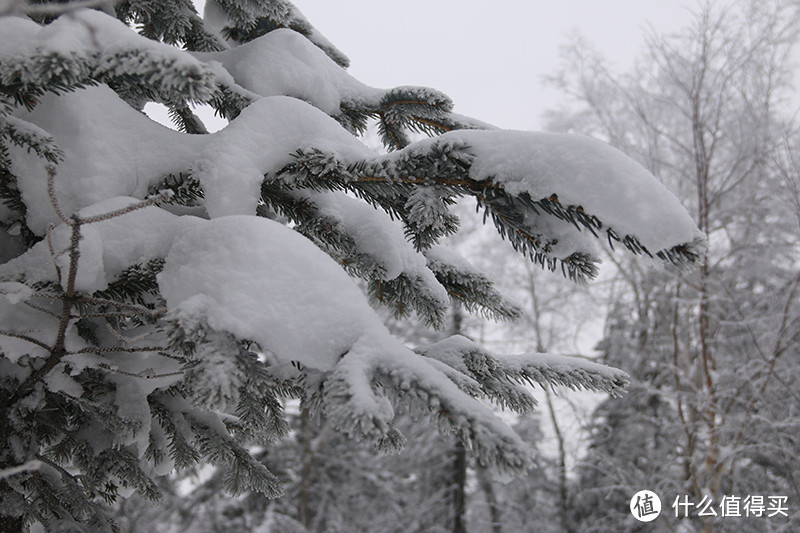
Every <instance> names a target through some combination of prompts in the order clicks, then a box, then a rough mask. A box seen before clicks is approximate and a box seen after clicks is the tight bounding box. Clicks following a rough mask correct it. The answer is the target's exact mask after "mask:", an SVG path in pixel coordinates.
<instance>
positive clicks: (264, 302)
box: [158, 216, 390, 370]
mask: <svg viewBox="0 0 800 533" xmlns="http://www.w3.org/2000/svg"><path fill="white" fill-rule="evenodd" d="M158 283H159V287H160V289H161V293H162V295H163V296H164V297H165V299H166V301H167V306H168V308H169V309H170V310H172V311H173V312H174V313H176V315H177V316H178V317H179V319H181V320H184V321H187V322H189V323H191V322H193V321H204V322H206V323H207V324H208V325H209V326H210V327H211V328H213V329H215V330H219V331H227V332H229V333H232V334H233V335H235V336H237V337H238V338H243V339H250V340H253V341H255V342H257V343H258V344H259V345H260V346H261V349H263V350H265V351H268V352H271V353H273V354H274V355H275V356H277V357H278V358H279V359H281V360H283V361H293V360H296V361H299V362H301V363H302V364H304V365H306V366H308V367H311V368H316V369H320V370H329V369H331V368H333V366H334V365H335V364H336V362H337V361H338V360H339V358H340V357H341V356H342V355H344V354H345V353H347V352H348V351H349V350H350V349H351V348H352V346H353V345H354V344H355V342H356V341H357V340H358V339H359V338H360V337H361V336H362V335H364V334H365V333H367V332H378V333H379V334H380V335H385V337H386V338H387V339H388V338H390V337H389V334H388V332H387V331H386V329H385V327H384V325H383V323H382V322H381V321H380V319H379V318H378V317H377V316H376V315H375V313H374V312H373V311H372V309H371V308H370V306H369V304H368V303H367V301H366V300H365V298H364V296H363V294H362V293H361V291H360V290H359V289H358V287H357V286H356V285H355V284H354V283H353V281H352V280H351V279H350V277H349V276H348V275H347V274H346V273H345V272H344V271H343V270H342V269H341V267H340V266H339V265H338V264H336V263H335V262H334V261H333V260H332V259H331V258H330V257H329V256H327V255H326V254H325V253H324V252H322V251H321V250H320V249H319V248H317V247H316V246H315V245H314V244H313V243H311V242H310V241H309V240H307V239H306V238H305V237H303V236H301V235H299V234H298V233H297V232H295V231H293V230H291V229H289V228H286V227H285V226H283V225H281V224H278V223H277V222H273V221H271V220H267V219H261V218H255V217H246V216H232V217H223V218H218V219H214V220H211V221H208V222H205V223H203V224H202V225H200V226H198V227H197V228H195V229H193V230H190V231H189V232H187V233H186V234H184V235H181V236H180V237H179V238H178V239H177V240H176V242H175V244H174V245H173V247H172V249H171V250H170V252H169V254H168V255H167V258H166V264H165V266H164V271H163V272H162V273H161V274H160V275H159V277H158Z"/></svg>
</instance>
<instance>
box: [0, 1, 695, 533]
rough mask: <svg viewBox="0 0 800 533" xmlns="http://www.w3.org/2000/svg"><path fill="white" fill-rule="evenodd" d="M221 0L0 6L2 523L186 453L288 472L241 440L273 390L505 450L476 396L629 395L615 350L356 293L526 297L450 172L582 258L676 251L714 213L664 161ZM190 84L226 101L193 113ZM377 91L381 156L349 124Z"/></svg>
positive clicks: (445, 300) (374, 432) (146, 484)
mask: <svg viewBox="0 0 800 533" xmlns="http://www.w3.org/2000/svg"><path fill="white" fill-rule="evenodd" d="M209 4H210V10H211V11H212V12H215V17H216V19H215V21H214V24H212V25H211V26H210V27H208V28H207V27H206V26H205V22H204V19H203V18H201V17H200V16H199V15H198V14H197V13H196V12H194V9H193V8H192V7H191V5H190V4H188V3H187V2H185V1H183V0H167V1H163V2H155V3H154V2H152V0H128V1H123V2H119V3H118V4H116V6H115V10H116V11H115V12H116V14H117V17H118V18H119V19H120V20H121V21H122V22H120V20H117V19H115V18H114V17H112V16H109V15H108V14H106V13H104V12H101V11H94V10H89V9H66V8H65V11H64V13H63V15H61V16H59V17H56V18H55V19H54V20H49V18H48V20H44V21H43V20H41V19H38V21H34V20H31V19H26V18H24V17H21V16H13V17H12V16H7V17H0V103H1V104H2V107H0V199H2V201H3V202H2V204H0V243H2V244H3V249H2V255H0V258H1V261H0V283H2V284H1V285H0V322H2V327H0V389H2V396H1V397H2V400H0V406H1V408H2V411H3V412H2V417H0V424H2V426H1V427H0V430H2V431H0V471H2V472H11V473H13V475H9V476H7V477H5V478H4V479H2V480H0V498H2V504H1V505H0V514H2V519H3V520H4V523H8V524H12V525H15V527H16V526H19V528H22V526H23V522H34V521H35V522H40V523H41V524H43V525H44V526H45V527H48V526H53V527H55V525H56V524H57V523H81V524H88V525H91V526H96V527H101V528H103V527H108V521H107V520H106V519H105V518H104V517H103V515H102V512H101V509H100V507H99V506H98V505H96V502H97V501H98V498H99V499H104V500H106V501H112V500H114V499H115V498H116V497H117V495H119V494H124V493H126V492H129V491H132V490H136V491H139V492H141V493H143V494H144V495H146V496H148V497H151V498H158V496H159V490H158V487H157V486H156V484H155V483H154V479H155V478H156V477H157V476H159V475H163V474H165V473H167V472H169V471H171V470H173V469H175V468H179V469H180V468H186V467H189V466H191V465H193V464H196V463H198V462H202V463H206V462H207V463H212V464H215V465H218V466H219V467H221V468H223V469H226V472H227V474H226V476H227V477H226V485H227V487H228V489H229V490H231V491H233V492H240V491H243V490H255V491H261V492H263V493H265V494H267V495H269V496H273V497H274V496H277V495H278V494H280V491H281V487H280V484H279V482H278V479H277V477H276V476H274V475H273V474H272V473H271V472H269V471H268V470H267V468H266V467H265V466H264V465H263V464H261V463H259V462H258V461H256V460H255V459H253V457H252V456H251V455H250V454H249V453H248V451H247V447H248V446H249V445H251V444H253V443H260V444H262V445H268V443H270V442H272V441H274V440H275V439H278V438H280V437H281V436H283V435H285V434H286V432H287V425H286V422H285V419H284V418H283V412H282V400H283V399H284V398H286V397H296V398H300V399H301V401H302V405H303V407H304V408H305V409H308V410H310V411H312V412H313V414H315V415H317V416H320V417H325V418H327V419H328V420H330V421H332V422H333V425H334V426H336V427H338V428H339V429H340V430H341V431H343V432H345V433H347V434H350V435H352V436H354V437H356V438H360V439H363V440H366V441H369V442H371V443H372V444H374V445H375V446H377V447H378V448H379V449H383V450H396V449H398V448H399V447H401V446H402V443H403V437H402V435H400V434H399V432H398V431H397V429H396V428H395V427H394V424H393V420H394V418H395V413H396V410H397V409H408V410H411V411H413V412H414V413H427V414H429V415H430V416H431V417H433V418H434V419H435V420H436V422H437V425H438V427H439V428H440V429H441V430H442V431H443V432H444V433H447V434H454V435H456V436H457V437H458V438H459V439H461V440H462V441H463V442H464V443H465V445H466V446H467V447H469V448H470V449H471V450H473V451H474V452H475V454H476V455H477V457H478V458H479V460H480V461H481V462H482V463H484V464H489V465H493V466H494V467H496V468H498V469H500V470H501V471H504V472H507V473H515V472H521V471H523V470H524V469H525V468H526V467H527V466H528V464H529V462H530V461H529V456H528V451H527V448H526V445H525V444H524V442H523V441H522V440H521V439H520V438H519V437H518V436H517V435H515V434H514V432H513V431H511V430H510V429H509V428H508V427H507V426H506V425H505V424H504V423H503V422H501V421H500V420H499V419H498V418H497V417H496V416H495V415H494V413H493V412H492V411H491V409H489V408H488V407H487V406H485V405H483V404H481V403H480V402H479V401H478V399H477V398H488V399H490V400H493V401H495V402H496V403H498V404H500V405H502V406H505V407H510V408H513V409H517V410H519V411H522V412H526V411H529V410H530V409H532V408H533V407H534V405H535V402H534V401H533V398H532V397H531V396H530V393H529V392H528V391H527V390H526V389H525V388H524V387H523V386H522V384H525V383H534V382H535V383H538V384H540V385H543V386H545V385H547V384H562V385H566V386H569V387H573V388H588V389H591V390H599V391H604V392H608V393H610V394H612V395H613V394H618V393H619V391H620V389H621V388H622V387H623V386H624V383H625V377H624V374H622V373H621V372H618V371H614V370H611V369H607V368H605V367H602V366H600V365H592V364H587V363H584V362H577V363H575V362H571V361H570V360H568V359H566V358H560V357H558V358H555V357H553V356H544V355H538V354H532V355H526V356H515V357H499V356H495V355H493V354H490V353H488V352H486V351H485V350H483V349H481V348H479V347H477V346H475V345H474V344H472V343H471V342H470V341H467V340H466V339H464V338H460V337H456V338H452V339H450V340H448V341H444V342H443V343H439V344H437V345H433V346H420V347H418V348H417V351H413V350H411V349H410V348H408V347H406V346H404V345H403V344H402V343H401V342H400V341H399V340H397V339H396V338H394V337H393V336H392V335H391V334H390V333H389V331H388V329H387V328H386V326H385V325H384V324H383V322H382V321H381V319H380V318H378V316H377V315H376V314H375V311H374V310H373V308H372V307H371V306H370V302H369V297H371V298H372V300H373V303H378V304H383V305H387V306H389V307H390V308H392V310H394V311H395V314H398V315H405V314H406V313H407V312H408V311H409V310H413V311H414V312H415V313H416V314H417V315H418V316H419V317H421V318H422V319H423V321H425V322H427V323H429V324H432V325H434V326H442V325H443V322H444V317H445V315H446V313H447V310H448V308H449V306H450V303H451V301H453V300H455V301H458V302H461V303H462V304H463V305H464V306H465V307H466V308H467V309H469V310H472V311H482V312H484V313H487V314H491V315H494V316H497V317H500V318H513V317H515V316H517V315H518V313H519V310H518V309H517V308H516V307H515V306H514V305H513V304H511V303H509V302H507V301H506V299H505V298H503V297H502V295H500V294H499V293H498V291H497V290H496V289H495V287H494V286H493V285H492V283H491V281H490V280H489V279H488V278H487V277H486V276H485V275H483V274H481V273H480V272H478V271H476V270H475V269H474V268H473V267H472V266H471V265H470V264H469V263H468V262H467V261H465V260H463V259H461V258H460V257H458V256H457V255H456V254H453V253H452V252H448V251H446V250H444V249H442V248H441V247H440V245H439V241H440V240H441V239H442V238H443V237H445V236H447V235H452V234H453V233H455V232H456V231H457V229H458V219H457V217H456V216H455V215H454V214H453V213H452V212H451V210H450V208H451V206H452V205H453V203H454V202H455V200H456V198H457V197H460V196H469V197H474V198H475V199H476V200H477V204H478V206H479V207H481V208H483V209H484V210H485V213H486V215H487V216H488V217H491V218H492V220H493V222H494V224H495V226H496V227H497V229H498V231H499V233H500V235H501V236H503V237H507V238H508V239H509V240H510V241H511V243H512V244H513V245H514V246H515V247H516V248H517V249H518V250H519V251H521V252H523V254H524V255H527V256H528V257H529V258H530V259H532V260H534V261H536V262H537V263H539V264H541V265H543V266H549V267H550V268H551V269H554V268H556V267H557V266H559V265H560V266H561V268H562V269H563V272H564V273H565V274H566V275H568V276H569V277H571V278H574V279H577V280H582V279H584V278H586V277H591V276H592V275H594V273H595V270H596V267H595V263H596V262H597V254H596V242H597V241H600V242H602V241H606V240H607V241H608V242H611V243H613V242H614V241H620V242H621V243H622V244H623V245H624V246H625V247H627V248H628V249H629V250H631V251H632V252H634V253H644V254H648V255H652V256H654V257H657V258H660V259H662V260H664V261H666V262H670V263H675V264H679V265H682V264H686V263H692V262H694V261H695V260H696V258H697V256H698V253H699V250H700V249H701V248H702V245H703V244H702V235H701V234H700V233H699V231H698V230H697V229H696V228H695V226H694V224H693V222H692V221H691V219H690V218H689V216H688V215H687V214H686V212H685V211H684V210H683V209H682V208H681V206H680V205H679V204H678V202H677V200H676V199H675V197H674V196H672V195H671V194H670V193H669V192H668V191H666V189H664V187H663V186H661V185H660V184H659V182H658V181H657V180H656V179H655V178H654V177H653V176H651V175H649V174H648V173H647V172H646V171H645V170H644V169H642V168H641V167H640V166H638V165H637V164H635V163H634V162H632V161H631V160H629V159H627V158H626V157H625V156H623V155H621V154H620V153H619V152H616V151H614V150H612V149H611V148H609V147H608V146H606V145H604V144H602V143H599V142H598V141H594V140H592V139H589V138H582V137H573V136H559V135H548V134H533V133H524V132H505V131H500V130H496V129H494V128H492V127H491V126H489V125H487V124H484V123H480V122H479V121H476V120H473V119H469V118H467V117H462V116H460V115H457V114H454V113H452V102H451V101H450V100H449V98H447V97H446V96H445V95H443V94H441V93H440V92H438V91H435V90H433V89H427V88H419V87H398V88H393V89H388V90H385V89H377V88H372V87H368V86H366V85H364V84H362V83H360V82H358V81H357V80H355V79H354V78H352V77H350V76H349V74H347V72H346V71H345V70H344V69H343V68H342V65H345V64H346V59H345V58H344V56H343V55H341V53H340V52H338V51H337V50H336V49H335V48H334V47H333V46H332V45H330V43H328V42H327V41H326V40H325V39H324V37H323V36H321V35H320V34H319V33H318V32H317V31H316V30H314V28H313V27H312V26H311V25H310V24H309V23H308V22H307V21H306V20H305V18H304V17H303V16H302V14H300V12H299V11H298V10H297V9H296V8H295V7H294V6H293V5H292V4H291V3H289V2H286V1H284V0H260V1H258V2H249V1H248V2H244V1H238V0H225V1H224V2H223V1H219V2H209ZM221 15H224V16H225V18H224V20H221V19H220V18H219V16H221ZM126 23H134V24H137V25H138V33H137V32H136V31H134V30H132V29H131V28H130V27H129V26H128V25H127V24H126ZM176 45H182V46H184V47H185V48H186V50H184V49H182V48H179V46H176ZM148 101H155V102H162V103H165V104H166V105H168V106H169V107H170V109H171V112H172V116H173V118H174V119H175V120H176V122H177V123H178V125H179V126H180V129H181V131H173V130H169V129H167V128H164V127H163V126H161V125H159V124H156V123H155V122H153V121H151V120H150V119H149V118H148V117H147V116H145V115H144V114H143V113H142V112H141V111H140V109H141V106H142V105H143V104H144V103H145V102H148ZM198 102H200V103H207V104H209V105H212V106H214V107H215V109H216V110H217V112H218V113H219V114H221V115H223V116H225V117H228V118H231V119H232V120H231V122H230V124H229V125H228V126H227V127H225V128H224V129H222V130H221V131H219V132H216V133H213V134H205V133H204V132H205V131H206V129H205V127H204V125H203V124H202V122H201V121H200V120H199V119H198V118H197V117H196V116H194V114H193V113H192V111H191V107H190V104H192V103H198ZM371 117H372V118H377V119H378V120H379V124H380V126H379V127H380V129H381V132H382V136H383V138H384V141H385V143H386V144H387V147H388V148H389V149H391V150H393V152H391V153H389V154H388V155H379V154H377V153H375V152H374V151H373V150H371V149H369V148H367V147H366V146H365V145H364V144H363V143H362V142H360V141H359V139H358V138H357V137H356V136H355V135H354V133H358V132H361V131H363V127H364V124H365V123H366V120H367V119H368V118H371ZM454 130H459V131H454ZM467 130H469V131H467ZM412 132H423V133H426V134H429V135H433V136H434V137H433V138H432V139H429V140H425V141H419V142H414V143H411V142H410V141H409V139H410V136H409V133H412ZM161 191H169V192H168V193H162V192H161ZM348 274H350V275H348ZM351 275H352V276H355V277H358V278H361V279H363V280H364V281H366V283H367V293H368V296H367V295H365V294H364V292H362V290H361V288H359V286H358V285H357V283H355V282H354V280H353V279H352V277H351ZM40 458H41V461H42V466H41V467H40V468H38V469H35V470H27V469H20V468H21V467H22V466H23V465H29V464H33V463H31V461H34V460H40ZM36 464H39V463H36ZM77 479H80V484H78V483H77V482H76V480H77Z"/></svg>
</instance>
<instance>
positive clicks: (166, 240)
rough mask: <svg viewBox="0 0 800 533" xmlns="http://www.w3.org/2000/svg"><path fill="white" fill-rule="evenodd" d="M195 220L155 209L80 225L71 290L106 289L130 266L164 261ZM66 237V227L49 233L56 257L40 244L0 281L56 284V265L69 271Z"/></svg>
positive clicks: (88, 212)
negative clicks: (183, 232)
mask: <svg viewBox="0 0 800 533" xmlns="http://www.w3.org/2000/svg"><path fill="white" fill-rule="evenodd" d="M138 202H139V200H136V199H135V198H129V197H118V198H112V199H109V200H105V201H103V202H99V203H97V204H94V205H92V206H90V207H87V208H86V209H83V210H81V211H80V212H79V214H80V216H81V217H83V218H87V217H90V216H96V215H100V214H104V213H110V212H112V211H115V210H117V209H121V208H124V207H128V206H130V205H133V204H136V203H138ZM199 221H200V220H199V219H196V218H194V217H178V216H175V215H173V214H170V213H168V212H166V211H164V210H163V209H159V208H157V207H145V208H143V209H139V210H137V211H133V212H131V213H128V214H126V215H123V216H118V217H113V218H110V219H108V220H103V221H100V222H95V223H93V224H88V225H84V226H82V227H81V241H80V244H79V245H78V247H79V250H80V257H79V259H78V272H77V276H76V279H75V288H76V289H77V290H79V291H84V292H89V293H91V292H94V291H98V290H103V289H105V288H106V287H107V286H108V283H109V282H110V281H112V280H114V279H115V278H116V277H117V276H118V275H119V274H120V273H121V272H122V271H123V270H124V269H126V268H128V267H129V266H131V265H135V264H139V263H145V262H147V261H149V260H151V259H156V258H160V257H164V256H165V255H166V253H167V251H168V250H169V248H170V246H171V245H172V241H173V239H174V237H175V234H176V232H177V231H179V230H182V229H185V228H187V227H190V226H191V225H192V224H193V223H196V222H199ZM70 233H71V230H70V228H69V227H67V226H66V225H65V224H61V225H60V226H58V227H56V228H55V229H54V230H53V231H52V232H51V235H50V237H51V239H50V241H51V242H52V244H53V249H54V251H55V252H56V257H52V256H51V253H50V247H49V245H48V243H47V242H46V240H45V241H42V242H39V243H37V244H36V245H34V246H33V248H31V249H30V250H28V251H27V252H26V253H25V254H23V255H21V256H19V257H17V258H15V259H12V260H11V261H9V262H7V263H5V264H3V265H0V277H2V278H7V279H14V278H20V277H23V276H24V278H25V281H27V282H28V283H36V282H41V281H58V277H57V271H56V265H58V266H59V268H61V271H62V273H65V272H67V271H68V270H69V254H68V247H69V242H70ZM65 278H66V276H64V279H62V280H61V282H62V284H66V279H65Z"/></svg>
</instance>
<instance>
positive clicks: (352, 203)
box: [303, 191, 450, 307]
mask: <svg viewBox="0 0 800 533" xmlns="http://www.w3.org/2000/svg"><path fill="white" fill-rule="evenodd" d="M303 195H304V196H305V197H306V198H308V199H309V200H311V201H312V202H313V203H314V204H316V205H317V206H318V208H319V214H320V215H321V216H324V217H326V218H329V219H331V220H332V221H335V222H336V223H337V225H338V226H339V227H340V228H341V230H342V231H343V232H344V233H345V234H347V235H349V236H350V237H351V238H352V239H353V241H354V242H355V245H356V249H357V251H358V253H359V254H364V255H367V256H369V257H370V258H372V259H373V260H374V261H375V262H376V264H378V265H380V267H381V268H382V269H383V272H382V276H381V278H380V279H382V280H387V281H388V280H393V279H396V278H398V277H399V276H401V275H405V276H406V277H407V278H409V279H411V280H415V281H416V282H417V283H418V284H422V285H424V286H425V288H426V292H427V295H428V298H430V299H432V300H435V301H437V302H438V303H439V304H440V305H441V306H442V307H447V306H448V305H449V302H450V297H449V295H448V294H447V290H446V289H445V288H444V287H443V286H442V285H441V284H440V283H439V282H438V280H437V279H436V276H434V275H433V272H431V271H430V269H428V268H427V261H426V259H425V256H423V255H422V254H421V253H419V252H417V251H416V250H415V249H414V246H413V245H412V244H411V243H410V242H408V241H407V240H406V238H405V235H404V234H403V228H402V226H400V224H399V223H398V222H396V221H394V220H392V219H391V218H389V216H388V215H387V214H386V213H384V212H383V211H379V210H376V209H375V208H373V207H372V206H370V205H369V204H367V203H365V202H362V201H360V200H356V199H355V198H351V197H349V196H346V195H344V194H342V193H327V192H323V193H317V192H311V191H309V192H306V193H304V194H303Z"/></svg>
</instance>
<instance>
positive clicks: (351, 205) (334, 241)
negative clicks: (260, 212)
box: [262, 187, 450, 328]
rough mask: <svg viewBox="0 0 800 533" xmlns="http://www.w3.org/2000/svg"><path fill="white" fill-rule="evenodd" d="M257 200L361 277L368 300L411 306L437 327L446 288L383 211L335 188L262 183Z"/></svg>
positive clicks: (401, 312) (400, 310) (399, 312)
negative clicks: (325, 189) (300, 188)
mask: <svg viewBox="0 0 800 533" xmlns="http://www.w3.org/2000/svg"><path fill="white" fill-rule="evenodd" d="M262 199H263V200H264V202H265V205H267V206H269V207H270V208H272V209H274V210H275V211H276V212H278V213H280V214H283V215H285V216H287V217H288V218H290V219H291V220H292V221H294V222H295V223H296V224H297V226H295V229H296V230H297V231H299V232H300V233H302V234H303V235H305V236H307V237H309V238H310V239H311V240H313V241H314V243H315V244H317V245H318V246H319V247H320V248H322V249H323V250H325V251H326V252H327V253H328V255H330V256H331V257H333V258H334V259H335V260H336V261H338V262H339V263H340V264H341V265H342V266H343V267H345V269H347V270H348V271H350V272H352V273H354V274H356V275H357V276H359V277H361V278H364V279H366V280H367V281H368V282H369V294H370V296H371V297H372V299H373V301H375V302H378V303H380V304H382V305H384V306H386V307H388V308H390V309H392V310H393V311H394V312H395V315H396V316H405V315H406V314H407V312H408V311H410V310H412V309H413V310H414V311H416V312H417V314H418V315H419V316H420V318H422V320H423V321H424V322H425V323H427V324H429V325H432V326H434V327H436V328H441V327H442V326H443V323H444V318H445V314H446V311H447V309H448V308H449V306H450V300H449V298H448V293H447V291H445V290H444V288H443V287H442V286H441V285H440V283H439V282H438V281H437V279H436V278H435V277H434V276H433V274H432V272H431V271H430V270H429V269H428V268H427V266H426V261H425V257H424V256H423V255H422V254H420V253H419V252H417V251H416V250H415V249H414V248H413V246H412V245H411V243H409V242H408V241H406V240H405V238H404V236H403V231H402V228H401V227H400V226H399V225H398V224H397V223H395V222H394V221H392V220H391V219H390V218H389V217H388V216H387V215H386V214H385V213H383V212H381V211H377V210H375V209H374V208H373V207H372V206H370V205H368V204H366V203H364V202H362V201H359V200H357V199H355V198H350V197H348V196H346V195H344V194H342V193H336V192H314V191H307V190H303V191H292V190H286V189H284V190H281V188H280V187H262Z"/></svg>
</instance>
